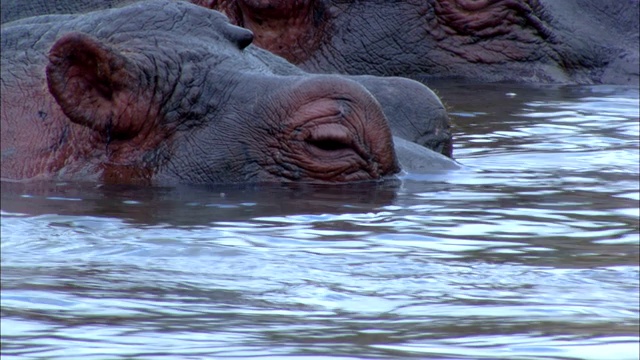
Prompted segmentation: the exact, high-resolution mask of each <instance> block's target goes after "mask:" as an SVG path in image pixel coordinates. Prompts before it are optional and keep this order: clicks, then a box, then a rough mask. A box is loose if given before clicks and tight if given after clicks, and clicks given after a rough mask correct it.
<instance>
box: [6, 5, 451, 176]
mask: <svg viewBox="0 0 640 360" xmlns="http://www.w3.org/2000/svg"><path fill="white" fill-rule="evenodd" d="M252 40H253V35H252V33H251V32H250V31H248V30H246V29H243V28H240V27H237V26H234V25H232V24H230V23H229V22H228V19H227V17H225V16H224V15H222V14H220V13H219V12H216V11H212V10H209V9H206V8H204V7H201V6H196V5H193V4H190V3H187V2H180V1H178V2H174V1H168V0H158V1H146V2H136V3H133V4H131V5H129V6H124V7H120V8H114V9H108V10H100V11H96V12H90V13H86V14H68V15H47V16H38V17H31V18H24V19H21V20H18V21H14V22H11V23H9V24H5V25H3V27H2V38H1V41H2V52H1V53H2V68H1V70H2V76H1V80H2V81H1V86H2V98H1V101H2V108H1V111H2V112H1V119H0V120H1V121H2V128H1V129H2V131H1V150H2V155H1V156H2V158H1V160H2V162H1V165H2V168H1V170H2V178H3V180H20V181H24V180H34V179H55V180H65V181H67V180H81V181H100V182H104V183H130V184H161V185H164V184H177V183H186V184H222V183H260V182H294V181H295V182H313V183H339V182H357V181H368V180H374V181H377V180H381V179H385V178H387V177H389V176H392V175H394V174H396V173H398V172H399V171H400V165H399V164H400V163H402V160H400V163H399V161H398V158H397V157H396V150H398V151H397V153H398V154H405V155H403V156H407V157H408V159H409V160H415V157H416V156H424V159H425V162H426V163H433V164H434V166H435V167H441V168H456V167H457V165H456V164H455V162H453V160H451V159H449V158H447V157H445V156H443V155H440V154H438V153H436V152H434V151H431V150H428V149H426V148H424V147H422V146H420V145H417V144H415V143H413V142H411V141H409V140H408V139H406V138H405V139H403V138H401V137H398V136H396V137H394V136H393V135H392V131H391V129H390V127H389V122H388V120H387V117H386V116H385V112H384V110H383V108H382V107H381V102H384V101H389V108H390V109H393V107H392V105H393V106H395V105H397V104H398V102H399V100H398V99H396V98H393V96H392V94H393V91H391V90H390V89H389V88H388V87H385V86H383V85H381V84H384V85H389V86H392V85H393V81H396V80H397V84H400V86H401V87H402V86H404V85H407V84H409V85H411V86H414V85H415V86H417V85H419V84H413V83H410V80H406V81H403V80H401V79H396V80H393V79H391V80H389V79H380V81H381V82H376V81H375V78H373V77H360V78H359V77H351V78H350V77H347V76H340V75H331V74H309V73H305V72H303V71H302V70H300V69H298V68H296V67H295V66H293V65H291V64H289V63H287V62H286V61H284V60H282V59H280V58H278V57H277V56H275V55H273V54H270V53H269V52H267V51H264V50H261V49H259V48H257V47H254V46H250V44H251V42H252ZM359 81H360V82H359ZM389 81H391V82H389ZM408 82H409V83H408ZM366 83H369V86H370V87H371V88H372V89H373V90H372V91H373V92H375V91H376V89H378V92H379V99H380V102H379V101H378V100H377V99H376V97H374V95H372V92H371V91H369V90H367V87H365V85H363V84H366ZM380 89H382V90H380ZM420 89H422V88H420ZM427 94H428V93H427ZM433 96H434V99H435V100H434V99H431V100H432V102H433V104H437V103H438V101H436V100H437V97H435V95H433ZM385 99H386V100H385ZM391 100H393V101H391ZM427 102H429V101H427ZM428 106H431V105H428ZM440 106H441V104H440ZM436 107H437V106H436ZM436 110H437V109H436ZM438 111H439V110H438ZM438 114H440V113H438ZM405 118H408V117H405ZM396 119H401V120H402V119H403V118H402V117H401V116H398V117H396ZM439 119H442V116H440V117H439ZM400 122H402V121H400ZM445 122H446V121H445ZM432 130H433V129H432ZM394 143H395V144H396V145H395V147H394ZM416 147H417V149H416ZM409 162H411V161H409Z"/></svg>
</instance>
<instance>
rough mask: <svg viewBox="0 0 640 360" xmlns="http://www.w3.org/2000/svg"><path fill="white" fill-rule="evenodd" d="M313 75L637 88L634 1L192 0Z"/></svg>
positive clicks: (637, 66)
mask: <svg viewBox="0 0 640 360" xmlns="http://www.w3.org/2000/svg"><path fill="white" fill-rule="evenodd" d="M199 2H200V3H203V5H205V6H210V7H212V8H214V9H218V10H220V11H222V12H224V13H225V14H227V16H229V17H230V19H231V21H232V23H234V24H236V25H239V26H243V27H245V28H247V29H250V30H251V31H253V32H254V34H255V43H256V45H258V46H261V47H263V48H265V49H267V50H269V51H272V52H273V53H275V54H278V55H280V56H282V57H284V58H286V59H288V60H289V61H291V62H292V63H294V64H298V65H299V66H300V67H301V68H303V69H305V70H307V71H311V72H320V73H334V72H337V73H343V74H371V75H383V76H407V77H412V78H416V79H421V80H423V81H425V82H426V83H428V81H429V79H434V78H462V79H468V80H472V81H483V82H488V81H491V82H496V81H512V82H513V81H515V82H525V83H526V82H529V83H580V84H592V83H607V84H631V85H638V79H639V73H640V65H639V64H640V63H639V61H638V59H639V56H638V54H639V50H638V46H639V45H638V43H639V41H638V30H639V26H638V23H639V20H638V19H639V11H638V8H639V1H638V0H562V1H558V0H481V1H474V0H299V1H281V0H208V1H204V0H200V1H199Z"/></svg>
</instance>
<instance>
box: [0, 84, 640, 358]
mask: <svg viewBox="0 0 640 360" xmlns="http://www.w3.org/2000/svg"><path fill="white" fill-rule="evenodd" d="M433 87H434V88H435V89H436V90H438V93H439V95H440V96H441V97H442V98H443V100H444V101H445V102H446V104H447V106H448V107H449V108H450V112H451V114H452V119H453V120H454V122H455V125H456V127H455V131H456V134H455V138H456V139H455V142H456V149H455V155H456V157H457V159H458V160H459V161H460V162H461V163H463V164H465V165H466V166H467V168H466V169H465V170H461V171H456V172H451V173H447V174H444V175H438V176H433V175H432V176H428V175H420V174H409V175H407V176H405V177H404V178H403V179H402V181H401V182H396V183H386V184H377V185H375V184H369V185H358V186H336V187H316V186H302V185H293V186H270V187H255V186H237V187H198V188H190V187H180V188H154V189H148V188H136V187H118V186H96V185H95V184H67V183H58V184H34V185H30V186H24V185H19V184H11V183H3V184H2V214H1V215H2V221H1V226H2V234H1V235H2V249H1V250H2V324H1V325H2V327H1V331H2V345H1V349H2V350H1V351H2V358H3V359H17V358H20V359H38V358H39V359H45V358H46V359H132V358H140V359H142V358H144V359H203V358H225V357H234V358H251V357H257V358H261V359H268V358H274V359H275V358H277V359H325V358H332V359H382V358H393V359H396V358H420V359H424V358H430V359H637V358H638V357H639V355H638V354H639V351H640V349H639V345H638V344H639V325H640V321H639V310H640V309H639V307H640V306H639V297H640V293H639V288H640V287H639V275H640V274H639V271H638V268H639V266H638V265H639V227H640V225H639V223H640V220H639V217H640V215H639V199H640V196H639V184H638V180H639V174H640V169H639V148H640V145H639V136H640V130H639V121H638V116H639V115H638V112H639V110H638V98H639V96H638V90H637V89H633V88H629V87H607V86H592V87H587V86H564V87H557V86H540V87H532V86H513V85H468V84H434V85H433Z"/></svg>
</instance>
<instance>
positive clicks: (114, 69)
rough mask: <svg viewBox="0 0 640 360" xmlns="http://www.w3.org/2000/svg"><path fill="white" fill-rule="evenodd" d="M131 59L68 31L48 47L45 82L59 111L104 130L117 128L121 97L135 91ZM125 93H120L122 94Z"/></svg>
mask: <svg viewBox="0 0 640 360" xmlns="http://www.w3.org/2000/svg"><path fill="white" fill-rule="evenodd" d="M132 69H135V68H134V67H133V66H132V65H131V61H130V60H129V59H127V58H126V57H125V56H123V55H121V54H120V53H119V52H117V51H116V50H114V49H112V48H110V47H109V46H107V45H105V44H104V43H102V42H100V41H99V40H97V39H95V38H93V37H91V36H89V35H86V34H83V33H78V32H74V33H69V34H66V35H64V36H62V37H61V38H60V39H59V40H58V41H56V42H55V44H54V45H53V46H52V47H51V50H50V52H49V64H48V65H47V70H46V71H47V84H48V86H49V91H50V92H51V94H52V95H53V97H54V98H55V99H56V101H57V102H58V104H59V105H60V107H61V108H62V111H63V112H64V113H65V115H67V116H68V117H69V119H70V120H71V121H73V122H75V123H78V124H81V125H84V126H88V127H90V128H92V129H94V130H97V131H100V132H105V131H112V130H115V131H117V130H118V122H121V120H122V119H119V116H118V113H119V109H120V108H122V107H123V106H127V105H128V104H121V103H120V102H122V99H129V100H128V101H125V102H130V101H132V100H133V99H132V97H133V96H134V94H135V92H134V91H132V87H133V86H135V84H136V82H135V81H134V79H135V78H134V75H133V74H134V72H133V71H132ZM123 94H124V95H125V96H122V95H123Z"/></svg>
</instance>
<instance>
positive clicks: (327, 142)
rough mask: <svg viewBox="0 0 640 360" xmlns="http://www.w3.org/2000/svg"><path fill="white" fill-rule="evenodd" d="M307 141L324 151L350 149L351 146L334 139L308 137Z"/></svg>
mask: <svg viewBox="0 0 640 360" xmlns="http://www.w3.org/2000/svg"><path fill="white" fill-rule="evenodd" d="M307 143H308V144H310V145H313V146H315V147H317V148H318V149H321V150H325V151H337V150H344V149H350V148H351V146H350V145H349V144H346V143H345V142H343V141H340V140H336V139H313V140H312V139H308V140H307Z"/></svg>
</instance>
